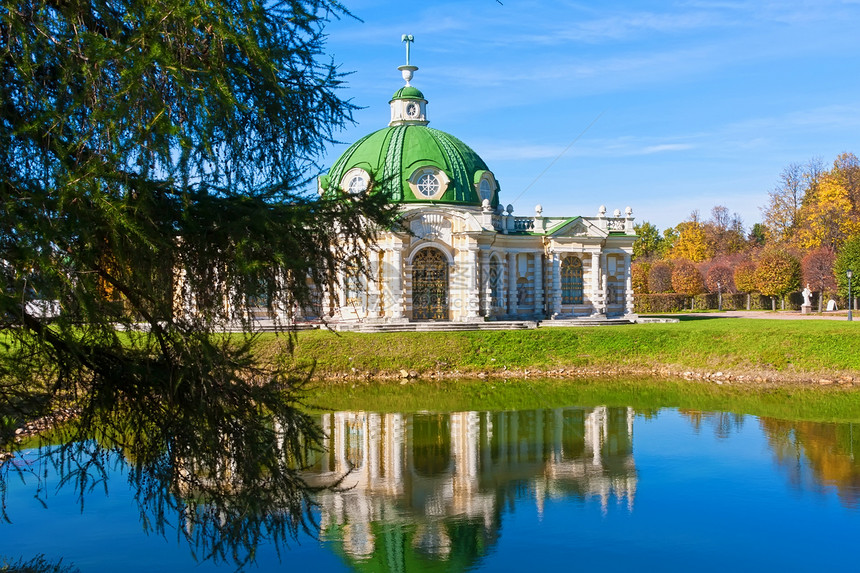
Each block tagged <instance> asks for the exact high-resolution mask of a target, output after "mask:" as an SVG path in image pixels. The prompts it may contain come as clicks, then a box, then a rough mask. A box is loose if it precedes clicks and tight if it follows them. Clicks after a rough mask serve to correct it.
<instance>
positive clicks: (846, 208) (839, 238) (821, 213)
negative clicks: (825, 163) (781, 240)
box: [797, 173, 860, 249]
mask: <svg viewBox="0 0 860 573" xmlns="http://www.w3.org/2000/svg"><path fill="white" fill-rule="evenodd" d="M851 211H852V205H851V199H850V196H849V192H848V189H847V188H846V186H845V184H844V182H843V181H842V180H841V178H840V177H839V176H836V175H833V174H832V173H828V174H826V175H824V176H823V177H822V178H821V181H820V182H819V184H818V185H817V186H816V188H815V192H814V193H808V194H807V195H806V197H805V198H804V201H803V207H802V208H801V209H800V219H801V225H800V228H799V229H798V232H797V244H798V246H800V247H801V248H804V249H814V248H817V247H830V248H833V249H838V248H839V247H840V246H841V245H842V244H843V243H844V242H845V240H846V239H847V238H848V237H850V236H851V235H853V234H855V233H857V232H858V231H860V221H858V220H857V219H856V217H854V216H853V215H852V212H851Z"/></svg>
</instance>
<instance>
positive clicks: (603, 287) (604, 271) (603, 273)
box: [600, 253, 609, 314]
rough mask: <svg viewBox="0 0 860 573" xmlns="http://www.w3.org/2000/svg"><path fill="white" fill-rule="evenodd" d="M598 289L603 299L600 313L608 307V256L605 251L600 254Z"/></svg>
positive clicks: (604, 312) (604, 311)
mask: <svg viewBox="0 0 860 573" xmlns="http://www.w3.org/2000/svg"><path fill="white" fill-rule="evenodd" d="M600 263H601V264H600V291H601V297H602V299H603V304H602V305H601V306H602V308H603V310H602V312H601V314H606V313H607V311H608V309H609V275H608V273H609V257H607V256H606V254H605V253H601V255H600Z"/></svg>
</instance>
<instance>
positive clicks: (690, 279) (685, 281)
mask: <svg viewBox="0 0 860 573" xmlns="http://www.w3.org/2000/svg"><path fill="white" fill-rule="evenodd" d="M672 289H673V290H674V291H675V292H677V293H681V294H685V295H687V296H690V297H693V296H696V295H697V294H702V293H703V292H705V283H704V281H703V280H702V273H700V272H699V269H698V267H696V265H695V264H694V263H693V262H692V261H688V260H680V261H677V262H676V263H675V267H674V268H673V269H672Z"/></svg>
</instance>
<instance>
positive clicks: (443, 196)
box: [319, 44, 635, 322]
mask: <svg viewBox="0 0 860 573" xmlns="http://www.w3.org/2000/svg"><path fill="white" fill-rule="evenodd" d="M407 45H408V44H407ZM408 59H409V56H408V50H407V64H406V65H404V66H400V67H399V68H398V69H399V70H401V72H402V75H403V79H404V80H405V81H406V85H405V86H404V87H402V88H400V89H399V90H397V91H396V92H395V93H394V95H393V96H392V98H391V101H390V105H391V120H390V122H389V124H388V127H385V128H383V129H380V130H378V131H375V132H373V133H371V134H369V135H367V136H365V137H363V138H361V139H360V140H358V141H357V142H356V143H354V144H353V145H351V146H350V147H349V148H348V149H347V150H346V151H345V152H344V153H343V155H341V156H340V158H338V159H337V161H335V162H334V164H333V165H332V167H331V169H330V170H329V172H328V173H327V174H326V175H323V176H322V177H320V178H319V190H320V193H323V194H325V193H365V192H368V193H384V194H385V195H386V196H388V197H389V198H390V200H391V201H393V202H395V203H397V204H398V205H399V206H400V209H401V211H402V220H403V222H404V227H405V228H407V229H409V231H411V234H410V233H404V232H399V233H398V232H384V233H382V234H381V235H380V237H379V240H378V242H377V244H375V245H372V246H371V247H370V255H371V256H370V262H371V266H372V268H371V272H370V273H369V277H370V278H368V277H367V276H364V275H359V274H358V273H356V274H355V276H343V277H342V280H341V288H340V289H339V290H340V292H338V293H336V296H333V297H325V298H326V303H325V304H326V305H327V308H324V309H323V311H324V312H325V314H328V315H330V316H333V317H335V319H338V320H344V321H351V320H362V321H365V322H403V321H421V320H442V321H481V320H523V319H529V320H535V319H537V320H543V319H576V318H586V317H587V318H590V319H594V318H598V319H600V318H604V317H625V318H630V319H633V318H635V316H634V315H633V289H632V285H631V277H630V260H631V255H632V253H633V241H634V239H635V233H634V230H633V216H632V210H631V209H630V207H627V208H626V209H625V211H624V212H623V213H622V212H621V211H620V210H619V209H615V211H614V212H613V213H610V214H607V211H606V207H604V206H600V208H599V209H598V212H597V216H595V217H579V216H573V217H546V216H544V214H543V211H542V208H541V206H540V205H537V206H536V207H535V213H534V216H528V217H520V216H515V215H514V213H513V207H512V206H511V205H508V206H507V208H503V207H502V203H501V199H500V185H499V182H498V181H497V180H496V177H495V176H494V174H493V172H492V170H491V169H490V168H489V167H488V166H487V164H486V163H485V162H484V161H483V160H482V159H481V158H480V157H479V156H478V154H477V153H475V152H474V151H473V150H472V149H471V148H469V147H468V146H467V145H466V144H464V143H463V142H462V141H460V140H459V139H457V138H456V137H454V136H452V135H450V134H448V133H445V132H443V131H439V130H437V129H433V128H431V127H428V125H427V124H428V123H429V121H428V116H427V99H425V97H424V94H423V93H422V92H421V91H420V90H418V89H417V88H416V87H414V86H412V85H411V83H410V82H411V80H412V76H413V73H414V72H415V71H416V70H417V69H418V68H416V67H415V66H412V65H410V64H409V62H408ZM348 274H349V273H348V271H347V272H346V273H345V275H348Z"/></svg>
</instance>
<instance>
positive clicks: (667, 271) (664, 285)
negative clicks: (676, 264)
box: [648, 261, 672, 294]
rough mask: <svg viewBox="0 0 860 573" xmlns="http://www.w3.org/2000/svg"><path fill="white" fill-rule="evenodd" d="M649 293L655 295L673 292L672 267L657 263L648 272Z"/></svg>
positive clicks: (665, 263)
mask: <svg viewBox="0 0 860 573" xmlns="http://www.w3.org/2000/svg"><path fill="white" fill-rule="evenodd" d="M648 291H649V292H650V293H653V294H659V293H666V292H672V265H670V264H669V263H667V262H665V261H657V262H656V263H654V264H652V265H651V269H650V270H649V271H648Z"/></svg>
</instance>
